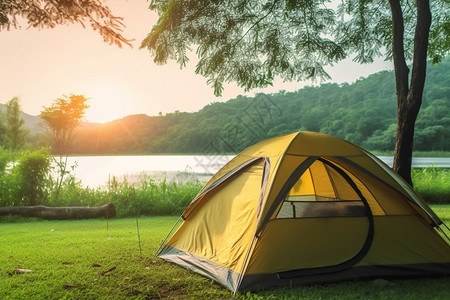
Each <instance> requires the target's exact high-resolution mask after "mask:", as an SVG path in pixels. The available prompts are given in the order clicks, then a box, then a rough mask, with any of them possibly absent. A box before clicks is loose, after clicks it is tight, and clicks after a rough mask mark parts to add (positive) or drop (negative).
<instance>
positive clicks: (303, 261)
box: [158, 132, 450, 293]
mask: <svg viewBox="0 0 450 300" xmlns="http://www.w3.org/2000/svg"><path fill="white" fill-rule="evenodd" d="M180 219H183V222H182V224H181V225H180V226H179V227H178V229H177V230H176V232H175V233H174V234H173V235H172V236H170V234H171V233H169V235H168V237H167V238H166V240H165V241H164V242H163V243H162V244H161V247H160V249H159V250H158V257H160V258H162V259H164V260H166V261H169V262H173V263H175V264H178V265H180V266H183V267H185V268H188V269H190V270H193V271H194V272H197V273H199V274H202V275H204V276H206V277H209V278H212V279H214V280H216V281H217V282H218V283H220V284H222V285H223V286H225V287H227V288H229V289H230V290H232V291H234V292H235V293H236V292H238V291H239V292H244V291H255V290H260V289H267V288H273V287H277V286H283V285H295V284H304V283H313V282H314V283H316V282H329V281H338V280H346V279H352V278H364V277H386V276H402V277H404V276H432V275H450V246H449V244H448V243H447V242H446V241H445V240H444V238H443V237H444V236H445V232H444V230H443V228H441V226H445V224H443V222H442V221H441V220H440V219H439V218H438V217H437V216H436V214H435V213H434V212H433V211H432V210H431V209H430V207H429V206H428V205H427V204H426V203H425V202H424V201H423V200H422V199H421V198H420V197H419V196H418V195H417V194H416V193H415V192H414V190H413V189H412V188H411V187H410V186H409V185H408V184H407V183H406V182H404V181H403V180H402V179H401V178H400V177H399V176H398V175H397V174H396V173H394V172H393V171H392V170H391V169H390V168H389V167H388V166H387V165H385V164H384V163H383V162H382V161H380V160H379V159H378V158H376V157H375V156H374V155H372V154H370V153H369V152H367V151H366V150H364V149H362V148H360V147H358V146H355V145H353V144H351V143H349V142H347V141H344V140H342V139H339V138H336V137H332V136H329V135H326V134H320V133H313V132H297V133H292V134H287V135H283V136H279V137H275V138H271V139H268V140H265V141H262V142H260V143H258V144H256V145H253V146H251V147H250V148H248V149H246V150H244V151H243V152H241V153H240V154H238V155H237V156H236V157H234V158H233V159H232V160H231V161H230V162H229V163H228V164H226V165H225V166H224V167H223V168H222V169H221V170H220V171H219V172H218V173H217V174H215V175H214V176H213V177H212V178H211V180H210V181H209V182H208V183H207V184H206V185H205V186H204V188H203V189H202V190H201V191H200V192H199V194H198V195H197V196H196V197H195V198H194V200H193V201H192V202H191V203H190V205H189V206H188V207H187V209H186V210H185V211H184V213H183V214H182V216H181V217H180ZM174 228H176V227H175V226H174ZM447 228H448V227H447ZM169 237H170V238H169ZM447 239H448V237H447Z"/></svg>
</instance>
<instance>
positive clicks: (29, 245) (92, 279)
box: [0, 205, 450, 299]
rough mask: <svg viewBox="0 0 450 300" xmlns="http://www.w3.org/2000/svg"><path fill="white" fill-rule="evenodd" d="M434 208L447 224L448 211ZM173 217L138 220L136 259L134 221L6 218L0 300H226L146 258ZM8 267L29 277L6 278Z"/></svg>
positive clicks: (437, 294)
mask: <svg viewBox="0 0 450 300" xmlns="http://www.w3.org/2000/svg"><path fill="white" fill-rule="evenodd" d="M433 209H435V211H436V213H437V214H438V215H440V217H441V218H442V219H443V220H444V221H446V222H447V224H449V223H450V205H434V206H433ZM176 219H177V217H172V216H170V217H168V216H165V217H142V218H140V219H139V229H140V237H141V247H142V256H141V254H140V251H139V245H138V237H137V230H136V220H135V219H134V218H123V219H111V220H109V222H108V230H107V222H106V220H104V219H97V220H82V221H40V220H33V219H31V220H28V219H17V218H16V219H11V218H10V219H7V220H6V221H13V220H15V221H16V222H13V223H0V232H1V234H0V245H2V246H1V247H0V299H98V298H101V299H125V298H133V299H159V298H172V299H179V298H189V299H192V298H193V299H232V298H233V295H232V293H231V292H230V291H229V290H227V289H225V288H223V287H222V286H220V285H218V284H217V283H215V282H214V281H212V280H210V279H206V278H204V277H202V276H199V275H197V274H195V273H192V272H190V271H187V270H185V269H183V268H181V267H178V266H175V265H172V264H169V263H165V262H163V261H161V260H160V259H158V258H155V257H153V256H152V255H153V253H154V252H155V251H156V250H157V247H158V246H159V243H160V242H161V241H162V240H163V238H164V237H165V235H166V234H167V232H168V231H169V229H170V227H171V226H172V225H173V223H175V221H176ZM4 221H5V219H4ZM95 264H99V265H101V266H100V267H94V265H95ZM113 267H115V269H114V270H112V271H110V272H108V273H106V274H104V275H100V274H99V272H101V271H106V270H108V269H111V268H113ZM15 268H21V269H30V270H32V272H31V273H26V274H13V270H14V269H15ZM448 295H450V278H449V277H446V278H438V279H428V278H425V279H414V280H389V281H387V280H380V279H378V280H366V281H347V282H341V283H330V284H320V285H319V284H317V285H308V286H301V287H295V288H283V289H277V290H269V291H263V292H259V293H247V294H244V295H238V297H237V299H344V298H345V299H444V298H446V297H448ZM447 299H448V298H447Z"/></svg>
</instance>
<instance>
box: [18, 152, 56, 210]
mask: <svg viewBox="0 0 450 300" xmlns="http://www.w3.org/2000/svg"><path fill="white" fill-rule="evenodd" d="M50 160H51V158H50V154H49V151H48V149H45V148H43V149H41V150H38V151H33V152H28V151H27V152H25V153H23V154H22V156H21V157H20V158H19V160H18V162H17V165H16V166H15V167H14V172H15V173H17V183H18V194H17V203H16V204H15V205H37V204H42V203H45V202H46V199H47V197H46V196H47V192H48V189H47V188H48V185H47V183H48V182H47V178H48V175H49V172H50Z"/></svg>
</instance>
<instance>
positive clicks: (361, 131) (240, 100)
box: [70, 58, 450, 154]
mask: <svg viewBox="0 0 450 300" xmlns="http://www.w3.org/2000/svg"><path fill="white" fill-rule="evenodd" d="M449 69H450V58H447V59H445V60H444V61H443V62H442V63H440V64H439V65H437V66H429V67H428V73H427V81H426V86H425V91H424V98H423V104H422V108H421V111H420V114H419V116H418V119H417V122H416V135H415V144H414V150H417V151H449V150H450V113H449V112H450V72H449V71H448V70H449ZM396 116H397V100H396V95H395V80H394V73H393V72H390V71H383V72H379V73H376V74H373V75H371V76H369V77H368V78H362V79H360V80H358V81H356V82H355V83H353V84H323V85H321V86H318V87H305V88H302V89H300V90H298V91H296V92H285V91H280V92H279V93H276V94H260V95H258V96H256V97H246V96H238V97H237V98H235V99H231V100H229V101H227V102H224V103H222V102H217V103H212V104H209V105H207V106H205V107H204V108H203V109H201V110H200V111H198V112H195V113H184V112H175V113H169V114H166V115H159V116H153V117H150V116H147V115H133V116H128V117H125V118H123V119H120V120H116V121H113V122H110V123H107V124H103V125H99V126H94V127H91V128H82V129H80V130H78V132H77V134H76V137H75V138H74V142H73V143H72V147H71V150H70V152H71V153H72V154H138V153H142V154H144V153H146V154H147V153H236V152H239V151H241V150H243V149H245V148H246V147H248V146H250V145H252V144H254V143H256V142H258V141H261V140H264V139H266V138H269V137H273V136H277V135H280V134H284V133H289V132H294V131H299V130H309V131H316V132H322V133H327V134H331V135H334V136H337V137H341V138H344V139H346V140H348V141H350V142H353V143H355V144H357V145H360V146H362V147H364V148H366V149H369V150H380V151H389V150H393V149H394V143H395V132H396Z"/></svg>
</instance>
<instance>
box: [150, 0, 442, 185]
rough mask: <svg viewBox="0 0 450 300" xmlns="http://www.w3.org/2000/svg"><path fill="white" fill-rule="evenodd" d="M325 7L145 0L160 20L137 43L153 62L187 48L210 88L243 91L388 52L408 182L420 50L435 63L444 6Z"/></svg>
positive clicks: (399, 162)
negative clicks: (232, 85)
mask: <svg viewBox="0 0 450 300" xmlns="http://www.w3.org/2000/svg"><path fill="white" fill-rule="evenodd" d="M327 5H328V6H327ZM332 5H333V3H331V4H330V3H329V1H326V0H317V1H309V0H308V1H302V0H281V1H280V0H268V1H260V0H244V1H221V0H217V1H209V0H171V1H168V0H152V2H151V4H150V9H152V10H156V11H157V12H158V14H159V20H158V22H157V24H156V25H155V26H154V27H153V28H152V30H151V32H150V33H149V35H148V36H147V37H146V38H145V39H144V40H143V41H142V44H141V48H146V49H148V50H149V51H150V53H151V54H152V55H153V56H154V61H155V62H156V63H158V64H164V63H166V62H167V61H168V60H169V59H174V60H177V62H178V63H179V64H180V66H181V67H184V66H185V65H186V64H187V63H188V61H189V58H188V53H187V52H188V51H191V49H192V47H195V52H196V54H197V56H198V58H199V61H198V63H197V66H196V73H198V74H201V75H203V76H204V77H206V78H207V82H208V84H211V85H212V86H213V88H214V93H215V94H216V95H220V94H221V92H222V90H223V84H224V83H225V82H236V83H237V84H238V85H239V86H241V87H244V88H245V90H250V89H253V88H256V87H265V86H268V85H271V84H272V82H273V80H274V79H275V77H280V78H282V79H284V80H289V81H291V80H303V79H316V78H318V79H328V78H330V77H329V75H328V74H327V73H326V72H325V70H324V69H323V67H324V66H325V65H331V64H333V63H335V62H337V61H340V60H342V59H344V58H346V57H348V56H350V55H354V58H353V60H354V61H356V62H359V63H370V62H373V59H374V58H375V57H377V56H381V55H384V56H385V57H386V59H393V61H394V67H395V76H396V90H397V106H398V112H397V116H398V122H397V123H398V124H397V138H396V148H395V154H394V166H393V168H394V170H395V171H397V172H398V173H399V174H400V175H401V176H402V177H403V178H404V179H405V180H406V181H408V182H409V183H411V158H412V145H413V136H414V123H415V119H416V117H417V114H418V111H419V108H420V106H421V99H422V92H423V87H424V83H425V70H426V62H427V54H428V57H430V58H431V59H432V61H433V62H436V63H437V62H439V61H440V60H441V59H442V58H443V57H444V56H445V55H447V54H448V51H449V49H450V42H449V32H450V21H449V15H448V13H446V12H448V7H446V5H447V3H446V1H445V0H437V1H433V3H432V5H430V3H429V0H417V1H416V2H413V1H408V0H404V1H400V0H390V1H389V2H387V1H373V0H359V1H356V0H342V1H340V4H339V5H338V6H337V8H331V6H332ZM431 11H432V12H433V23H432V24H431ZM383 52H384V53H383ZM410 58H412V72H411V79H410V81H408V74H409V68H408V66H407V61H408V60H409V59H410Z"/></svg>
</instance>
